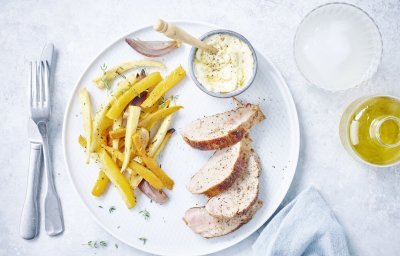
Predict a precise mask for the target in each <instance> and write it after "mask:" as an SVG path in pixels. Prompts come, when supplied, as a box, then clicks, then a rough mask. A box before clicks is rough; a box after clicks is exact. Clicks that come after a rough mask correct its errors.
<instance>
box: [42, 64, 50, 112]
mask: <svg viewBox="0 0 400 256" xmlns="http://www.w3.org/2000/svg"><path fill="white" fill-rule="evenodd" d="M43 65H44V98H45V102H46V104H49V103H50V101H49V100H50V98H49V90H50V89H49V83H50V68H49V63H48V62H47V60H46V61H43Z"/></svg>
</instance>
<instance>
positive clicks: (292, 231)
mask: <svg viewBox="0 0 400 256" xmlns="http://www.w3.org/2000/svg"><path fill="white" fill-rule="evenodd" d="M252 250H253V255H254V256H264V255H268V256H278V255H279V256H286V255H290V256H296V255H306V256H308V255H312V256H314V255H324V256H325V255H326V256H330V255H332V256H333V255H334V256H336V255H339V256H342V255H349V249H348V247H347V242H346V236H345V233H344V230H343V228H342V226H341V225H340V224H339V223H338V221H337V220H336V218H335V216H334V215H333V213H332V211H331V210H330V209H329V207H328V205H327V204H326V202H325V201H324V199H323V198H322V197H321V195H320V194H319V192H318V191H317V190H316V189H315V188H314V187H310V188H308V189H306V190H305V191H303V192H302V193H300V194H299V195H298V196H297V197H296V198H295V199H294V200H293V201H292V202H290V203H289V204H288V205H287V206H286V207H285V208H283V209H282V210H281V211H280V212H279V213H278V214H277V215H276V216H275V217H274V218H273V219H272V220H271V222H270V223H269V224H268V225H267V226H266V227H265V228H264V230H263V231H262V232H261V234H260V236H259V237H258V238H257V240H256V242H255V243H254V245H253V247H252Z"/></svg>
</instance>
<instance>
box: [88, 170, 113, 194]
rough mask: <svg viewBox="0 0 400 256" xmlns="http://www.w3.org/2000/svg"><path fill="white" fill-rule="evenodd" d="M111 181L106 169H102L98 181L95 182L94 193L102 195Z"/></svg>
mask: <svg viewBox="0 0 400 256" xmlns="http://www.w3.org/2000/svg"><path fill="white" fill-rule="evenodd" d="M109 182H110V180H109V179H108V177H107V176H106V174H105V173H104V171H103V170H100V171H99V175H98V177H97V180H96V183H95V184H94V186H93V188H92V195H94V196H97V197H99V196H101V195H102V194H103V193H104V191H105V190H106V188H107V187H108V183H109Z"/></svg>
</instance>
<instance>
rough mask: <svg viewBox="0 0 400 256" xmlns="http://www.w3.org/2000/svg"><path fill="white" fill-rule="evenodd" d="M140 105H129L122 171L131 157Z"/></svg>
mask: <svg viewBox="0 0 400 256" xmlns="http://www.w3.org/2000/svg"><path fill="white" fill-rule="evenodd" d="M139 116H140V107H136V106H129V107H128V119H127V123H126V134H125V150H124V161H123V162H122V168H121V172H123V171H124V170H125V169H126V167H127V166H128V163H129V160H130V159H131V154H132V152H133V149H132V136H133V134H134V133H135V132H136V128H137V125H138V123H139Z"/></svg>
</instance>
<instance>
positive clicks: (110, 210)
mask: <svg viewBox="0 0 400 256" xmlns="http://www.w3.org/2000/svg"><path fill="white" fill-rule="evenodd" d="M115 210H117V208H115V206H111V207H110V208H109V209H108V211H109V212H110V213H113V211H115Z"/></svg>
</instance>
